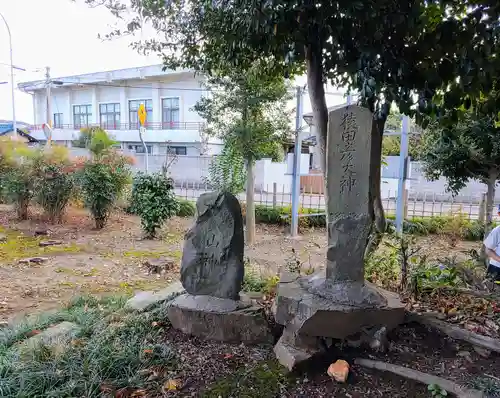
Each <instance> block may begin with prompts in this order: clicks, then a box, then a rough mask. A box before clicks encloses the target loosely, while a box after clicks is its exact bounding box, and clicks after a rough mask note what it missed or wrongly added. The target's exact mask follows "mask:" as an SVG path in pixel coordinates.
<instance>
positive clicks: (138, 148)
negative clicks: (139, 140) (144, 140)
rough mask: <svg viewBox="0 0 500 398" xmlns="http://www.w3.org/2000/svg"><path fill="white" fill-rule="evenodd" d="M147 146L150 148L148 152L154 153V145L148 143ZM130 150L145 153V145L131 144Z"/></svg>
mask: <svg viewBox="0 0 500 398" xmlns="http://www.w3.org/2000/svg"><path fill="white" fill-rule="evenodd" d="M146 148H147V149H148V153H149V154H150V155H151V154H152V153H153V146H152V145H146ZM128 150H129V151H132V152H135V153H144V152H145V151H144V146H143V145H142V144H140V145H129V146H128Z"/></svg>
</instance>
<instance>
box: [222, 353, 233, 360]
mask: <svg viewBox="0 0 500 398" xmlns="http://www.w3.org/2000/svg"><path fill="white" fill-rule="evenodd" d="M232 357H234V355H233V354H224V359H231V358H232Z"/></svg>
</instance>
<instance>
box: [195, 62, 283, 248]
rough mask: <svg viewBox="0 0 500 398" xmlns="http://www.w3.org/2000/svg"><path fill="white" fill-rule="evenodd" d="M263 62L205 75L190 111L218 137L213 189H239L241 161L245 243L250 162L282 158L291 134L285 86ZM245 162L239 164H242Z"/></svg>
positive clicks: (251, 224)
mask: <svg viewBox="0 0 500 398" xmlns="http://www.w3.org/2000/svg"><path fill="white" fill-rule="evenodd" d="M266 67H267V63H266V62H264V61H259V62H257V61H256V62H255V63H254V64H253V65H252V66H251V67H250V68H249V69H248V70H246V71H245V73H241V72H240V71H239V70H238V69H234V70H232V71H226V72H224V75H221V76H212V77H209V78H208V81H207V84H206V85H207V88H208V89H210V94H209V95H208V96H206V97H202V98H201V99H200V100H199V101H198V103H197V104H196V105H195V107H194V109H195V110H196V111H197V112H198V113H199V114H200V116H201V117H203V118H204V119H205V120H206V122H207V129H206V133H207V134H208V135H211V136H215V137H218V138H220V139H221V140H222V141H223V143H224V150H223V152H222V153H221V154H220V155H219V156H218V157H217V158H216V159H215V160H214V161H213V163H212V165H211V167H210V170H209V172H210V177H211V178H212V182H215V183H216V185H217V186H218V188H222V189H224V190H230V191H233V192H234V191H236V190H238V189H239V188H241V185H242V184H241V183H242V181H244V176H241V175H238V173H240V174H241V172H242V171H243V170H242V165H243V164H246V171H247V176H246V183H247V185H246V193H247V199H246V206H247V208H246V227H247V242H249V243H253V239H254V236H255V206H254V200H253V195H254V190H255V181H254V173H253V169H254V165H255V162H256V161H257V160H260V159H262V158H266V157H268V158H271V159H273V160H281V159H282V158H283V144H284V142H285V141H286V140H287V138H288V137H290V136H291V126H290V115H291V111H290V110H289V109H287V100H288V99H290V94H289V90H288V89H289V87H288V86H287V84H286V82H285V79H284V78H283V77H282V76H276V75H272V74H269V73H265V70H266ZM243 160H244V162H243Z"/></svg>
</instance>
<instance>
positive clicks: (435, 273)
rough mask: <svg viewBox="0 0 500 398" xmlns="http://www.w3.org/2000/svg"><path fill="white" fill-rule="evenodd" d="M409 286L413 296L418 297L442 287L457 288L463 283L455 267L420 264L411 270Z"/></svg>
mask: <svg viewBox="0 0 500 398" xmlns="http://www.w3.org/2000/svg"><path fill="white" fill-rule="evenodd" d="M410 284H411V291H412V292H413V293H414V295H418V294H421V293H424V292H432V291H434V290H436V289H439V288H442V287H457V286H460V285H462V284H463V282H462V280H461V278H460V275H459V271H458V269H457V268H456V267H453V266H450V265H446V264H435V263H432V264H428V263H425V262H422V263H421V264H418V265H417V266H415V267H413V269H412V270H411V273H410Z"/></svg>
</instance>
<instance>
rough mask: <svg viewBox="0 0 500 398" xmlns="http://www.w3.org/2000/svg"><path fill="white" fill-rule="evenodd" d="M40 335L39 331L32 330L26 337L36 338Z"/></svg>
mask: <svg viewBox="0 0 500 398" xmlns="http://www.w3.org/2000/svg"><path fill="white" fill-rule="evenodd" d="M40 333H42V332H41V331H40V330H37V329H35V330H32V331H31V332H29V333H28V334H27V336H28V337H33V336H36V335H37V334H40Z"/></svg>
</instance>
